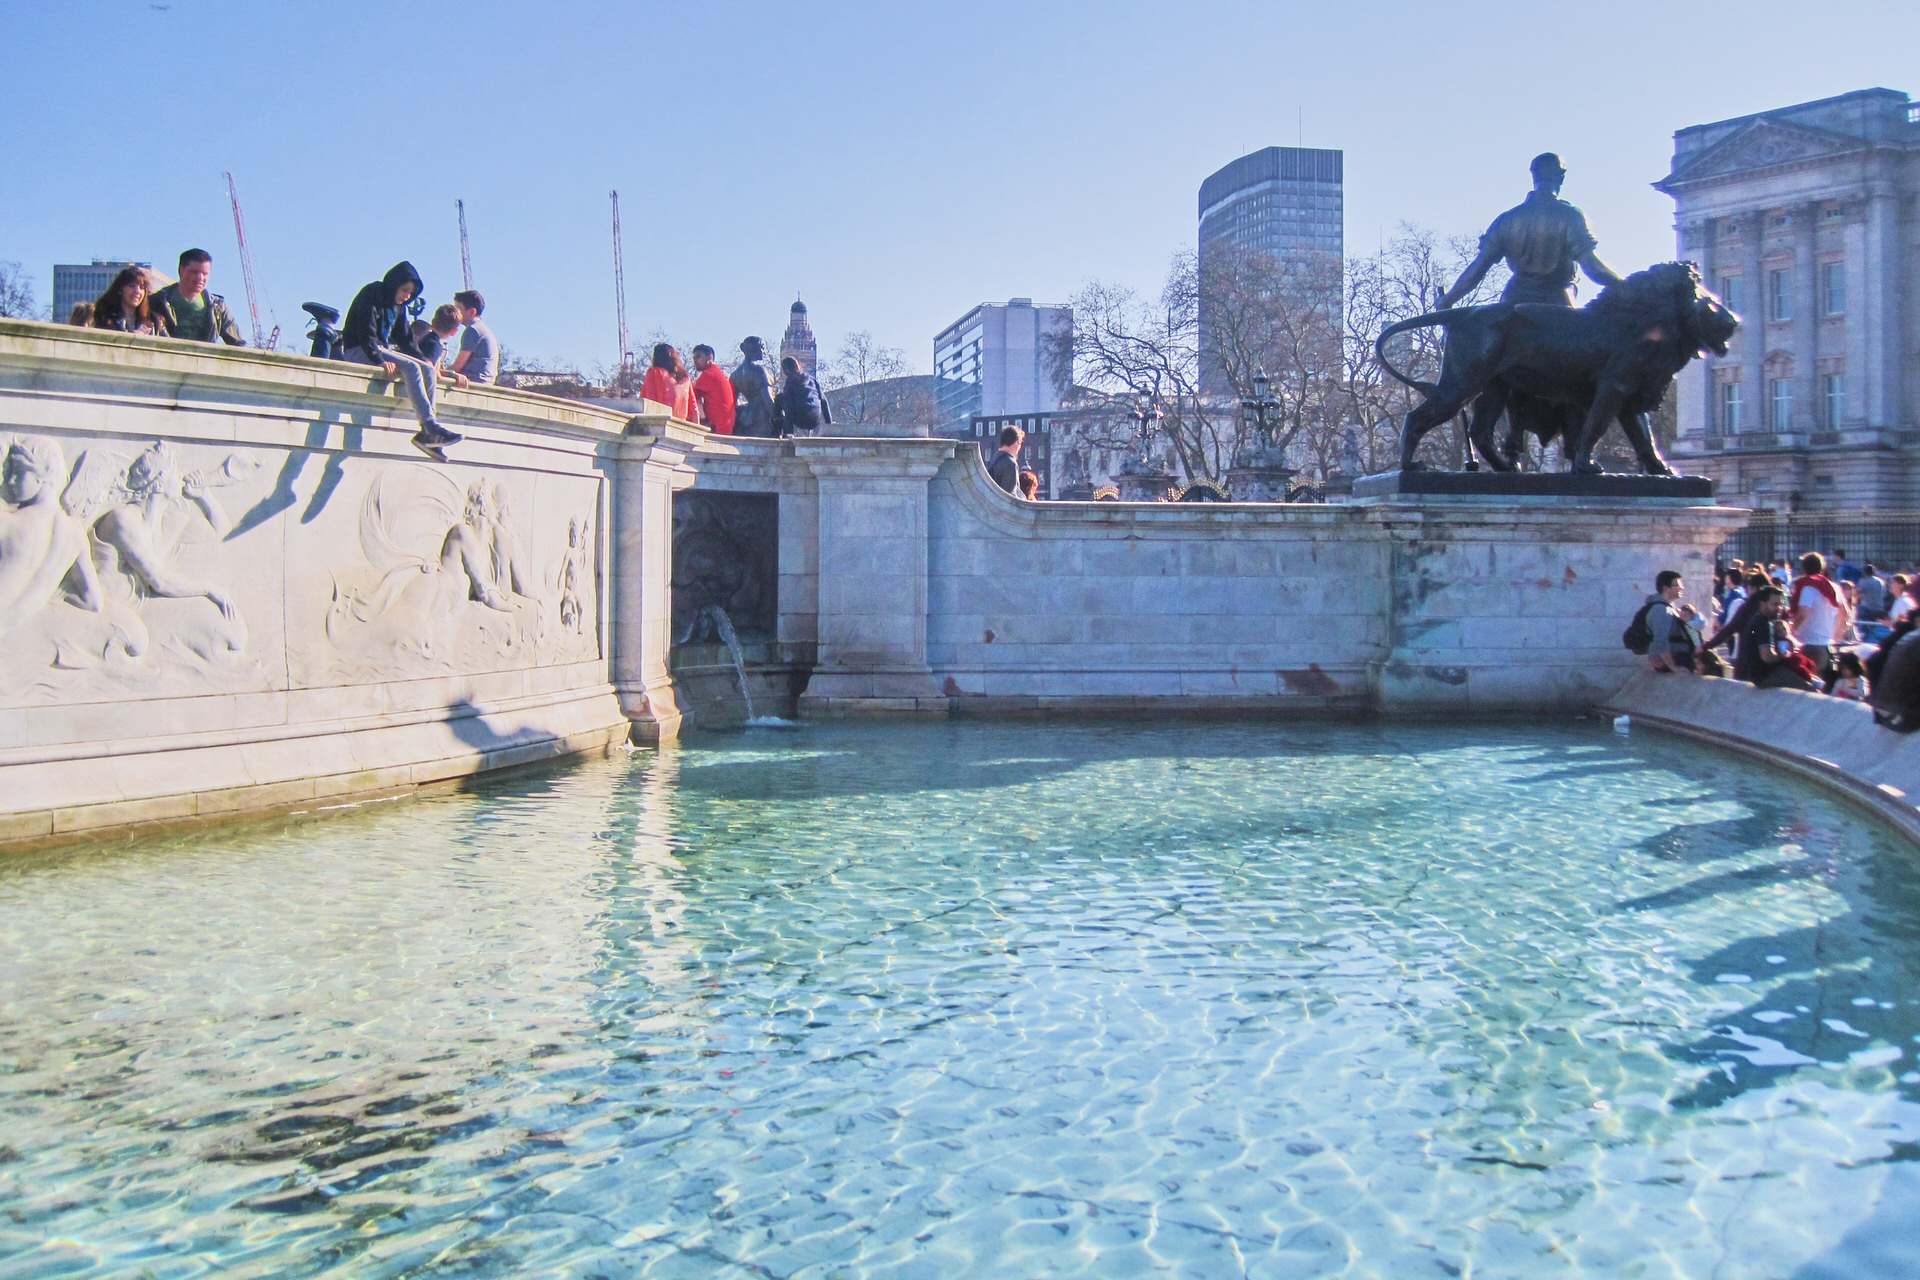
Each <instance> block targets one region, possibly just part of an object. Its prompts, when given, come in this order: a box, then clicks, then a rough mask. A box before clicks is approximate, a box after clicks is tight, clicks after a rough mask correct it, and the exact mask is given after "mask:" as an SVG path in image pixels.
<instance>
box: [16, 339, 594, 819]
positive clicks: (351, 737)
mask: <svg viewBox="0 0 1920 1280" xmlns="http://www.w3.org/2000/svg"><path fill="white" fill-rule="evenodd" d="M394 390H395V388H394V384H392V383H390V382H389V380H387V379H386V378H385V377H384V376H383V375H382V374H381V373H380V371H379V370H377V369H373V368H370V367H360V366H354V365H348V364H344V363H340V362H329V361H319V360H312V359H308V358H306V357H303V356H293V355H283V354H276V353H268V352H259V351H250V350H244V349H232V348H223V347H218V346H210V345H207V344H200V343H189V342H177V341H171V340H165V339H159V340H156V339H149V338H141V337H132V336H128V335H121V334H112V333H106V332H101V331H95V330H84V329H72V328H67V327H65V326H55V325H43V324H33V323H29V322H17V321H0V438H4V444H0V451H3V452H4V455H5V476H4V486H3V488H0V499H3V501H0V840H9V841H14V840H33V839H45V838H55V837H58V836H61V835H65V834H71V833H74V832H80V831H86V830H97V829H103V828H113V827H124V826H129V825H137V824H140V823H144V822H152V821H166V820H177V819H189V818H208V817H213V816H220V815H224V814H227V813H232V812H237V811H245V810H253V809H273V808H279V809H286V808H299V807H307V806H312V805H315V804H321V803H327V804H331V803H338V802H341V800H342V799H343V798H345V797H353V796H359V795H367V794H376V793H387V792H392V791H395V790H404V789H406V788H409V787H413V786H418V785H421V784H423V783H428V782H435V781H440V780H444V779H449V778H457V777H463V776H466V775H469V774H472V773H476V772H481V771H484V770H488V769H493V768H501V767H506V766H509V765H516V764H523V763H527V762H531V761H534V760H540V759H547V758H552V757H555V756H560V755H566V754H572V753H577V752H580V751H589V750H604V749H606V748H607V747H608V746H609V745H611V744H613V743H616V742H620V741H624V740H625V739H626V737H627V736H628V733H629V724H628V720H627V717H626V716H625V715H623V714H622V712H621V707H620V702H619V699H618V697H617V696H616V693H615V690H614V687H613V685H612V683H611V681H610V679H609V661H608V653H609V645H610V640H611V638H612V636H613V634H614V628H613V610H612V608H611V600H610V586H611V583H612V573H611V542H610V538H611V529H610V523H611V519H612V516H613V514H614V508H613V489H614V487H615V485H614V475H613V473H614V471H615V463H614V459H615V455H616V454H617V452H618V450H619V448H620V447H621V446H622V445H623V443H624V442H625V441H626V440H627V439H628V438H629V437H628V436H627V434H626V433H627V432H628V431H629V428H630V421H631V420H630V419H629V418H627V417H626V416H624V415H619V414H610V413H606V412H604V411H600V410H594V409H591V408H586V407H583V406H577V405H571V404H568V403H566V402H564V401H556V400H551V399H548V398H546V397H540V396H533V395H528V394H525V393H521V392H515V391H510V390H504V389H494V388H473V389H469V390H466V391H455V390H449V391H447V392H445V393H444V395H443V397H442V401H441V409H440V412H441V417H442V420H443V421H445V422H446V423H447V424H448V425H450V426H452V427H453V428H454V429H456V430H458V431H460V432H461V433H463V434H464V435H465V436H466V437H467V438H466V441H465V443H463V444H462V445H460V446H458V447H457V448H456V449H455V451H454V457H453V461H452V462H451V463H450V464H448V465H436V464H434V463H430V462H428V461H426V460H425V459H423V458H421V457H420V455H419V454H418V453H417V452H416V451H415V450H414V449H412V447H411V446H410V445H409V444H408V437H409V436H410V435H412V433H413V432H414V430H415V423H414V422H413V421H412V418H411V414H410V412H409V410H408V406H407V404H406V402H405V401H404V400H403V399H401V398H398V397H396V395H395V394H394Z"/></svg>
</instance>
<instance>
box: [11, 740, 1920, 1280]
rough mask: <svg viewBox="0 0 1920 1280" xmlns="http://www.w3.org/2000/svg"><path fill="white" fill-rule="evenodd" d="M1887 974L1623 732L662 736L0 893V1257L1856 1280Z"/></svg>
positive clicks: (1751, 832)
mask: <svg viewBox="0 0 1920 1280" xmlns="http://www.w3.org/2000/svg"><path fill="white" fill-rule="evenodd" d="M1917 969H1920V857H1916V856H1915V854H1914V853H1913V852H1912V851H1911V850H1909V849H1908V848H1906V847H1904V846H1902V845H1900V844H1899V843H1897V841H1896V840H1895V839H1894V838H1893V837H1891V836H1889V835H1886V834H1883V833H1882V832H1881V831H1880V830H1878V829H1877V828H1875V827H1873V826H1872V825H1870V824H1869V823H1867V822H1866V821H1865V820H1863V819H1862V818H1861V817H1860V816H1859V815H1858V814H1856V813H1855V812H1853V811H1851V810H1849V809H1847V808H1845V807H1843V806H1841V805H1839V804H1838V803H1836V802H1833V801H1830V800H1828V799H1827V798H1825V797H1824V796H1823V795H1821V794H1820V793H1818V792H1816V791H1814V790H1812V789H1810V788H1809V787H1807V786H1804V785H1802V784H1801V783H1799V782H1797V781H1795V780H1793V779H1789V778H1784V777H1781V776H1778V775H1775V774H1772V773H1769V772H1766V771H1763V770H1761V769H1759V768H1758V767H1756V766H1752V765H1749V764H1747V763H1745V762H1743V761H1741V760H1738V759H1734V758H1730V757H1726V756H1723V755H1720V754H1717V753H1713V752H1710V751H1704V750H1702V749H1700V748H1698V747H1695V746H1691V745H1689V744H1685V743H1681V742H1676V741H1670V740H1661V739H1657V738H1652V737H1649V736H1641V735H1636V736H1634V737H1631V738H1628V737H1622V736H1620V735H1616V734H1613V733H1610V732H1606V731H1605V730H1604V729H1599V728H1592V727H1586V726H1580V725H1564V726H1562V725H1542V726H1487V725H1431V726H1408V725H1398V724H1388V725H1380V724H1356V725H1333V724H1316V725H1305V726H1300V725H1294V726H1279V727H1274V726H1221V725H1195V726H1187V727H1176V728H1142V727H1139V726H1133V725H1115V726H1066V727H1062V726H1056V725H1028V724H1019V725H995V724H980V723H966V724H956V725H941V726H938V727H839V726H816V727H808V728H804V729H796V730H789V731H781V730H756V731H749V732H747V733H745V734H743V735H738V736H732V737H717V736H716V737H707V738H703V739H699V740H697V741H696V742H695V743H693V744H692V745H689V746H688V747H685V748H683V749H680V750H678V751H673V752H669V753H667V754H664V755H659V756H656V755H653V754H651V753H637V754H635V755H633V756H631V757H627V758H623V759H621V760H618V761H612V762H605V763H595V764H591V765H586V766H582V767H579V768H575V769H571V770H566V771H562V772H555V773H549V774H543V775H535V776H523V777H520V778H516V779H508V780H505V781H502V782H497V783H493V784H488V785H485V786H483V787H481V788H480V789H478V790H476V791H474V792H472V793H467V794H459V795H446V796H438V797H426V798H420V799H416V800H412V801H407V802H403V803H394V804H381V805H371V806H367V807H364V808H362V809H361V810H359V811H357V812H354V813H351V814H347V815H341V816H333V817H330V818H328V819H326V820H324V821H306V822H291V823H275V824H267V825H255V826H251V827H244V828H234V829H231V830H226V831H220V832H215V833H207V832H201V833H195V834H191V835H182V836H179V837H172V838H166V839H155V840H149V841H145V842H141V843H135V844H122V845H117V846H112V847H109V848H105V849H89V850H81V851H76V852H72V853H66V854H59V855H35V856H30V857H16V858H13V859H10V860H6V861H0V1276H3V1277H7V1278H9V1280H11V1278H12V1277H23V1276H36V1277H37V1276H46V1275H60V1276H105V1275H113V1276H152V1277H179V1276H200V1275H207V1274H231V1275H249V1276H312V1275H324V1276H342V1277H344V1276H352V1277H402V1276H405V1277H439V1276H447V1277H456V1276H457V1277H495V1276H498V1277H508V1276H512V1277H523V1276H566V1277H580V1278H582V1280H584V1278H586V1277H593V1276H604V1277H625V1276H661V1277H725V1278H731V1277H748V1276H754V1277H766V1276H777V1277H809V1278H818V1280H826V1278H827V1277H867V1276H890V1277H894V1276H897V1277H909V1276H915V1277H919V1276H924V1277H956V1276H981V1277H996V1278H1007V1280H1017V1278H1022V1277H1037V1276H1087V1277H1101V1278H1103V1280H1104V1278H1108V1277H1122V1276H1135V1275H1142V1276H1155V1275H1167V1276H1183V1277H1188V1276H1190V1277H1205V1278H1207V1280H1213V1278H1215V1277H1229V1276H1240V1275H1248V1276H1262V1277H1286V1278H1288V1280H1295V1278H1298V1277H1309V1276H1336V1275H1337V1276H1378V1277H1393V1278H1396V1280H1397V1278H1399V1277H1425V1276H1432V1277H1445V1276H1468V1277H1527V1278H1528V1280H1534V1278H1536V1277H1553V1276H1596V1277H1597V1276H1605V1277H1615V1276H1639V1277H1681V1276H1684V1277H1702V1278H1705V1277H1714V1278H1715V1280H1736V1278H1738V1277H1788V1276H1793V1277H1799V1278H1801V1280H1814V1278H1819V1280H1827V1278H1834V1280H1837V1278H1839V1277H1873V1278H1874V1280H1890V1278H1897V1277H1905V1276H1914V1275H1920V1074H1915V1072H1916V1070H1920V1066H1917V1065H1916V1059H1915V1053H1916V1050H1920V1044H1916V1043H1915V1040H1916V1034H1920V1005H1916V999H1917V998H1920V983H1916V970H1917Z"/></svg>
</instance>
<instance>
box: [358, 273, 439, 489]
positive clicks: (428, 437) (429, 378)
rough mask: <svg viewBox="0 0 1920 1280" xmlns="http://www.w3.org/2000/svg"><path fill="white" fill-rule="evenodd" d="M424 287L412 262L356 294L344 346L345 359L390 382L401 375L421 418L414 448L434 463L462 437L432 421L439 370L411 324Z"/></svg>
mask: <svg viewBox="0 0 1920 1280" xmlns="http://www.w3.org/2000/svg"><path fill="white" fill-rule="evenodd" d="M422 288H423V286H422V285H421V283H420V273H419V272H418V271H415V270H414V269H413V264H412V263H411V262H397V263H395V264H394V266H393V269H392V270H390V271H388V272H387V274H386V275H385V276H384V277H383V278H381V279H379V280H376V281H374V282H373V283H372V284H370V285H368V286H367V287H366V288H364V289H362V290H361V291H360V292H359V293H357V294H355V295H354V299H353V305H352V306H350V307H348V308H347V322H346V326H345V329H344V331H343V332H342V334H341V339H340V343H341V346H342V347H343V348H345V355H346V357H347V359H349V360H353V361H356V362H358V363H360V364H377V365H383V366H385V368H386V371H387V376H388V377H389V378H391V377H394V376H396V375H398V376H399V377H400V378H402V379H404V380H405V381H406V384H407V394H408V395H409V396H411V397H412V398H413V411H414V414H415V416H416V417H418V418H419V419H420V430H419V431H418V432H417V433H415V435H414V437H413V447H414V448H416V449H418V450H419V451H420V452H422V453H424V454H426V455H427V456H428V457H429V458H432V459H433V460H434V461H436V462H445V461H446V460H447V455H446V454H444V453H442V452H441V450H443V449H444V448H446V446H448V445H450V444H459V443H460V441H461V439H462V437H461V436H460V435H458V434H457V433H455V432H452V431H449V430H447V429H446V428H445V427H443V426H441V425H440V423H439V422H438V421H437V420H435V418H434V416H433V392H434V386H435V383H436V381H437V378H436V371H435V369H434V367H433V365H432V363H431V362H429V361H428V360H426V359H424V358H423V357H422V354H421V352H420V350H419V348H418V347H416V346H415V345H414V341H413V333H412V328H411V326H410V325H409V324H408V323H407V303H408V302H409V301H410V300H411V299H413V298H416V297H418V296H419V295H420V292H421V290H422Z"/></svg>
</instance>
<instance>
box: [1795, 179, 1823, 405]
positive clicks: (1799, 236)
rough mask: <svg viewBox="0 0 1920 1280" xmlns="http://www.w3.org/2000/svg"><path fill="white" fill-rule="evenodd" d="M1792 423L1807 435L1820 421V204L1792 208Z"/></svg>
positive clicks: (1806, 204) (1812, 202)
mask: <svg viewBox="0 0 1920 1280" xmlns="http://www.w3.org/2000/svg"><path fill="white" fill-rule="evenodd" d="M1790 216H1791V217H1792V218H1793V303H1794V306H1793V345H1792V347H1791V348H1789V349H1790V350H1791V351H1792V353H1793V424H1792V426H1791V427H1790V428H1789V430H1792V431H1795V432H1799V433H1801V434H1802V435H1805V434H1806V433H1807V432H1810V431H1817V430H1819V429H1820V428H1821V426H1822V423H1821V422H1820V412H1819V410H1820V392H1819V387H1820V263H1819V255H1818V253H1817V252H1816V249H1817V237H1818V236H1819V234H1820V205H1819V202H1817V201H1810V202H1808V203H1805V204H1798V205H1795V206H1793V209H1792V212H1791V214H1790Z"/></svg>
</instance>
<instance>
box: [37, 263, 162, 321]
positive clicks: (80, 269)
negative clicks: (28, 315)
mask: <svg viewBox="0 0 1920 1280" xmlns="http://www.w3.org/2000/svg"><path fill="white" fill-rule="evenodd" d="M152 265H153V264H152V263H151V262H102V261H101V260H100V259H98V258H95V259H94V260H93V261H92V262H90V263H87V264H85V265H84V266H83V265H78V264H74V263H64V262H63V263H55V264H54V268H53V313H52V314H53V319H54V322H55V323H57V324H65V323H66V319H67V317H68V316H70V315H72V314H73V306H74V304H75V303H76V302H93V301H95V300H96V299H98V298H99V296H100V295H101V294H103V293H105V292H106V291H107V286H108V285H110V284H112V283H113V278H114V277H115V276H116V275H119V274H120V272H121V271H122V270H123V269H124V268H126V267H151V266H152Z"/></svg>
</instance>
